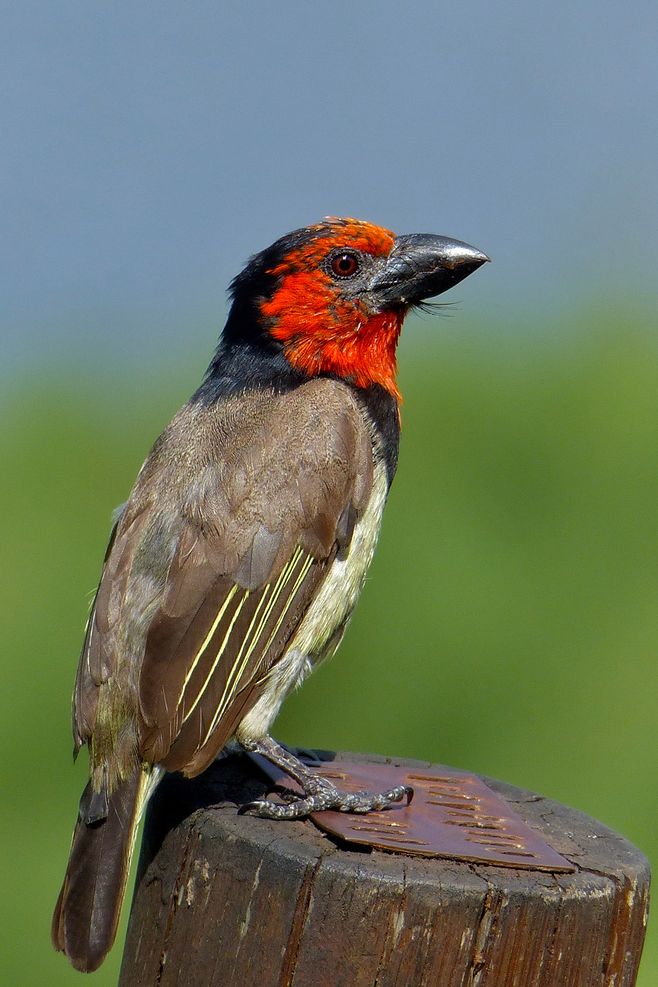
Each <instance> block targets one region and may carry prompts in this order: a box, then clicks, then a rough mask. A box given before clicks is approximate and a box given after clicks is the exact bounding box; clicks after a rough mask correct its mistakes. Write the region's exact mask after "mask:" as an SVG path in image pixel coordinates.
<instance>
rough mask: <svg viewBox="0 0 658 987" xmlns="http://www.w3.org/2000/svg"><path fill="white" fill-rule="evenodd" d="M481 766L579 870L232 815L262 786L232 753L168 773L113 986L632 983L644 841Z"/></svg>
mask: <svg viewBox="0 0 658 987" xmlns="http://www.w3.org/2000/svg"><path fill="white" fill-rule="evenodd" d="M322 756H323V757H326V758H335V759H336V761H350V760H354V759H355V758H356V757H357V755H350V754H336V755H333V754H327V753H326V752H325V753H324V754H322ZM358 758H359V760H367V761H369V762H371V763H378V764H381V763H392V764H395V765H402V766H408V767H409V768H413V769H414V770H417V771H418V770H421V771H422V770H427V769H428V768H429V767H430V766H429V765H428V764H426V763H424V762H420V761H401V760H396V759H392V758H391V759H386V758H381V757H376V756H372V755H358ZM434 767H436V766H434ZM485 781H486V782H487V784H488V785H489V786H490V787H491V788H492V789H494V791H496V792H497V793H498V794H499V795H501V796H502V797H503V798H504V799H505V800H506V801H507V802H508V803H509V804H510V806H511V808H512V809H513V810H514V811H515V812H516V813H517V814H518V815H519V816H520V817H521V818H522V819H523V820H524V821H525V822H526V823H527V824H528V825H529V826H530V827H531V828H532V829H533V830H535V831H536V832H537V833H538V834H539V835H540V836H541V837H542V838H543V839H544V840H545V841H546V843H548V844H549V845H550V846H551V847H552V848H553V849H554V850H556V851H557V852H558V853H560V854H562V856H563V857H565V858H566V859H567V860H568V861H570V862H571V863H573V864H574V865H575V866H576V868H577V870H576V871H575V873H546V872H539V871H533V870H521V869H516V868H514V867H499V866H492V865H490V864H480V863H472V862H466V861H459V860H450V859H439V858H434V859H427V858H423V857H416V856H409V855H402V854H397V853H390V852H384V851H381V850H369V849H366V848H362V847H359V848H357V847H352V846H351V847H349V848H348V847H347V846H346V845H345V844H337V843H336V842H334V841H333V840H332V839H330V838H328V837H327V836H326V835H324V834H323V833H322V832H320V830H318V829H317V828H316V826H315V825H314V824H313V823H312V822H310V821H305V822H280V821H270V820H264V819H258V818H253V817H251V816H239V815H238V814H237V812H236V805H241V804H244V803H245V802H249V801H251V800H253V799H254V798H259V797H262V796H263V795H264V794H265V793H266V792H268V791H269V790H270V789H271V787H272V784H271V782H269V781H268V780H267V779H266V778H265V777H264V776H263V775H262V774H261V773H260V771H259V770H258V768H257V767H256V766H255V765H254V764H253V762H252V761H250V760H249V759H248V758H247V757H246V756H244V755H232V756H230V757H226V758H224V759H222V760H220V761H217V762H216V763H215V764H214V765H213V766H212V767H211V768H210V769H209V770H208V771H206V772H205V773H204V774H203V775H202V776H200V777H199V778H197V779H195V780H194V781H184V780H183V779H182V778H180V777H179V776H175V775H171V776H167V777H166V778H165V780H164V781H163V782H162V783H161V785H160V786H159V789H158V791H157V792H156V795H155V796H154V798H153V800H152V802H151V805H150V808H149V812H148V816H147V820H146V827H145V835H144V840H143V845H142V851H141V857H140V864H139V873H138V878H137V885H136V890H135V895H134V900H133V905H132V912H131V916H130V924H129V929H128V936H127V940H126V946H125V951H124V957H123V965H122V969H121V978H120V985H121V987H146V985H149V987H151V985H156V984H157V985H159V987H168V985H169V987H173V985H179V987H183V985H184V987H187V985H193V987H206V985H214V987H231V985H238V987H256V985H257V987H288V985H290V987H374V985H377V987H430V985H431V987H632V985H633V984H635V982H636V976H637V968H638V964H639V961H640V954H641V950H642V944H643V940H644V933H645V926H646V916H647V907H648V888H649V868H648V864H647V861H646V859H645V858H644V856H643V855H642V854H641V853H640V851H639V850H637V849H636V848H635V847H634V846H632V845H631V844H630V843H628V842H627V841H626V840H625V839H623V838H622V837H621V836H619V835H618V834H616V833H614V832H612V831H611V830H609V829H607V828H606V827H605V826H603V825H602V824H601V823H599V822H596V821H595V820H593V819H590V818H588V817H587V816H585V815H583V814H582V813H580V812H576V811H575V810H573V809H569V808H567V807H565V806H563V805H560V804H559V803H557V802H553V801H551V800H550V799H546V798H542V797H541V796H538V795H534V794H532V793H531V792H526V791H522V790H521V789H518V788H514V787H513V786H511V785H507V784H503V783H501V782H497V781H492V780H489V779H485Z"/></svg>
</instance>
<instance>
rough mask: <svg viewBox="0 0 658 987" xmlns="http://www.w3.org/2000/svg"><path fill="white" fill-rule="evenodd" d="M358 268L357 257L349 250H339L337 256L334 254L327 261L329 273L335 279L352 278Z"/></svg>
mask: <svg viewBox="0 0 658 987" xmlns="http://www.w3.org/2000/svg"><path fill="white" fill-rule="evenodd" d="M360 266H361V264H360V262H359V257H358V255H357V254H354V253H352V251H351V250H341V252H340V253H339V254H334V256H333V257H332V258H331V260H330V261H329V267H330V268H331V273H332V274H333V275H334V276H335V277H337V278H351V277H353V276H354V275H355V274H356V273H357V271H358V270H359V267H360Z"/></svg>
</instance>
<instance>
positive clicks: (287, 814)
mask: <svg viewBox="0 0 658 987" xmlns="http://www.w3.org/2000/svg"><path fill="white" fill-rule="evenodd" d="M243 747H244V748H245V750H248V751H249V752H251V753H254V754H260V755H262V756H263V757H266V758H267V760H268V761H271V762H272V763H273V764H276V765H277V767H279V768H281V769H282V770H283V771H285V772H286V774H288V775H290V777H291V778H294V780H295V781H296V782H297V783H298V784H299V785H301V787H302V789H303V796H302V797H301V798H300V796H299V794H298V793H297V792H292V791H291V790H290V789H281V796H282V798H284V799H285V800H286V803H287V804H285V805H281V804H280V803H279V802H272V801H270V800H269V799H258V800H257V801H255V802H248V803H247V804H246V805H243V806H241V807H240V809H239V810H238V811H239V812H240V813H241V814H247V815H252V816H260V817H262V818H264V819H303V818H304V817H305V816H308V815H310V814H311V813H312V812H325V811H327V810H329V809H331V810H334V811H337V812H355V813H359V814H365V813H367V812H377V811H379V810H381V809H386V808H388V807H389V806H391V805H394V804H395V803H396V802H402V801H403V800H404V799H406V801H407V805H409V803H410V802H411V799H412V798H413V788H411V786H410V785H397V786H396V787H395V788H391V789H389V790H388V791H386V792H378V793H371V792H341V791H340V790H339V789H338V788H336V786H335V785H333V784H332V783H331V782H330V781H327V779H326V778H322V777H320V776H319V775H317V774H316V773H315V772H314V771H312V770H311V769H310V768H309V767H307V765H305V764H304V763H303V762H302V761H300V760H299V759H298V758H297V757H295V755H294V754H292V753H291V752H290V751H289V750H286V749H285V748H283V747H281V745H280V744H277V743H276V741H275V740H272V738H271V737H263V738H262V739H261V740H259V741H250V742H248V743H243Z"/></svg>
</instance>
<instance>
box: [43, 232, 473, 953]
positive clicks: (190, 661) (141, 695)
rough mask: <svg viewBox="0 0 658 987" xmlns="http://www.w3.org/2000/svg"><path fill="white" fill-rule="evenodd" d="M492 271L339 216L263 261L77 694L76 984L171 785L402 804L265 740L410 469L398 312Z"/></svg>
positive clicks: (71, 888) (167, 453)
mask: <svg viewBox="0 0 658 987" xmlns="http://www.w3.org/2000/svg"><path fill="white" fill-rule="evenodd" d="M488 260H489V258H488V257H487V255H486V254H484V253H483V252H482V251H480V250H478V249H476V248H475V247H472V246H470V245H469V244H466V243H464V242H462V241H460V240H455V239H452V238H450V237H445V236H437V235H433V234H426V233H425V234H422V233H421V234H410V235H399V236H396V235H395V234H394V233H392V232H391V231H390V230H388V229H386V228H384V227H381V226H377V225H374V224H372V223H368V222H364V221H360V220H356V219H351V218H337V217H329V218H326V219H324V220H322V221H321V222H319V223H316V224H314V225H311V226H306V227H303V228H301V229H298V230H295V231H293V232H292V233H288V234H286V235H285V236H283V237H281V238H280V239H278V240H276V241H275V242H274V243H273V244H271V245H270V246H269V247H267V248H266V249H265V250H262V251H261V252H260V253H257V254H255V255H254V256H252V257H251V259H250V260H249V262H248V263H247V265H246V266H245V268H244V269H243V270H242V272H241V273H240V274H238V276H237V277H235V278H234V280H233V281H232V283H231V286H230V298H231V303H230V308H229V312H228V316H227V320H226V324H225V326H224V329H223V332H222V334H221V337H220V340H219V343H218V346H217V349H216V351H215V353H214V355H213V357H212V359H211V362H210V365H209V367H208V369H207V371H206V373H205V376H204V377H203V380H202V383H201V384H200V386H199V387H198V389H197V390H196V392H195V393H194V394H193V395H192V397H191V398H190V399H189V401H187V403H186V404H185V405H184V406H183V407H182V408H181V409H180V411H178V413H177V414H176V415H175V416H174V418H173V419H172V420H171V422H170V423H169V424H168V425H167V427H166V428H165V429H164V431H163V432H162V434H161V435H160V436H159V438H158V439H157V440H156V442H155V444H154V446H153V448H152V449H151V451H150V453H149V455H148V457H147V458H146V460H145V462H144V464H143V466H142V468H141V470H140V471H139V473H138V476H137V479H136V481H135V484H134V487H133V489H132V491H131V493H130V495H129V497H128V500H127V501H126V503H125V504H124V505H123V506H122V507H121V508H120V509H119V510H118V511H117V512H116V513H115V518H114V525H113V528H112V532H111V535H110V539H109V545H108V547H107V551H106V553H105V558H104V562H103V566H102V572H101V576H100V582H99V584H98V589H97V591H96V595H95V598H94V600H93V603H92V606H91V609H90V615H89V619H88V621H87V626H86V630H85V635H84V642H83V647H82V652H81V656H80V660H79V665H78V672H77V677H76V681H75V687H74V695H73V735H74V756H76V755H77V754H78V752H79V751H80V749H81V748H82V747H83V746H85V745H86V746H87V748H88V754H89V775H90V777H89V781H88V783H87V785H86V787H85V789H84V792H83V794H82V797H81V799H80V805H79V812H78V818H77V821H76V824H75V829H74V833H73V838H72V845H71V850H70V856H69V861H68V866H67V870H66V875H65V877H64V881H63V885H62V888H61V891H60V894H59V898H58V900H57V904H56V907H55V912H54V916H53V922H52V941H53V945H54V947H55V949H57V950H60V951H62V952H64V953H65V954H66V956H67V957H68V958H69V960H70V962H71V963H72V965H73V966H74V967H75V968H76V969H78V970H82V971H87V972H90V971H93V970H95V969H97V968H98V966H100V964H101V963H102V961H103V959H104V958H105V956H106V955H107V953H108V951H109V950H110V948H111V947H112V944H113V942H114V939H115V937H116V931H117V925H118V921H119V915H120V910H121V905H122V900H123V897H124V894H125V890H126V882H127V878H128V873H129V870H130V862H131V857H132V853H133V849H134V844H135V839H136V832H137V826H138V823H139V819H140V816H141V813H142V811H143V808H144V806H145V804H146V801H147V799H148V798H149V797H150V795H151V794H152V792H153V790H154V788H155V786H156V785H157V783H158V781H159V780H160V779H161V777H162V776H163V773H164V772H166V771H172V772H181V773H182V774H183V775H184V776H186V777H188V778H192V777H194V776H196V775H198V774H200V773H201V772H202V771H204V770H205V769H206V768H207V767H208V766H209V765H210V764H211V763H212V762H213V760H214V759H215V758H216V757H217V756H218V755H219V754H220V752H221V751H222V750H223V749H224V748H225V747H226V746H227V745H231V744H233V745H238V746H239V747H241V748H242V749H244V750H245V751H247V752H253V753H257V754H261V755H262V756H264V757H265V758H267V759H268V760H269V761H271V762H273V763H274V764H276V765H278V766H279V767H280V768H281V769H283V770H284V771H285V772H286V773H287V774H288V775H289V776H290V777H291V778H293V779H295V780H296V781H297V782H298V783H299V784H300V785H301V788H302V792H303V794H302V795H301V796H298V797H296V798H294V799H291V798H289V799H288V801H287V802H284V803H276V802H274V801H272V800H268V799H262V800H259V801H255V802H252V803H249V804H248V805H246V806H242V807H241V811H243V812H247V813H250V814H253V815H257V816H263V817H266V818H273V819H296V818H302V817H304V816H306V815H308V814H309V813H310V812H313V811H316V810H318V809H334V810H336V811H351V812H368V811H370V810H372V809H382V808H385V807H387V806H388V805H390V804H392V803H394V802H397V801H401V800H403V799H404V798H405V797H406V798H407V799H409V798H410V795H411V792H410V790H409V789H408V788H406V786H398V787H396V788H394V789H391V790H390V791H388V792H381V793H367V792H360V793H356V794H354V793H351V794H348V793H345V792H341V791H340V790H338V789H337V788H335V787H334V786H333V784H331V783H330V782H328V781H327V780H325V779H322V778H320V777H319V776H318V775H316V774H314V773H313V772H312V770H311V769H310V768H309V767H308V766H307V765H305V764H304V763H303V762H302V761H301V759H299V758H298V757H296V756H295V755H294V754H293V753H292V752H291V751H289V750H288V749H286V748H284V747H283V746H282V745H280V744H278V743H277V742H276V741H275V740H274V739H273V738H272V737H271V736H270V732H269V731H270V727H271V724H272V723H273V721H274V719H275V717H276V715H277V713H278V711H279V708H280V706H281V703H282V702H283V700H284V698H285V696H286V695H287V694H288V693H289V692H290V690H291V689H293V688H295V687H297V686H299V685H300V684H301V682H302V681H303V679H304V678H305V677H306V675H307V674H308V673H309V672H310V671H311V670H312V669H313V668H314V667H316V666H317V665H318V664H319V663H320V662H321V661H322V660H324V659H325V658H327V657H328V656H330V655H332V654H333V653H334V652H335V651H336V649H337V647H338V644H339V643H340V640H341V638H342V636H343V634H344V631H345V628H346V626H347V624H348V622H349V619H350V616H351V614H352V611H353V609H354V606H355V604H356V602H357V598H358V596H359V594H360V592H361V589H362V587H363V584H364V580H365V576H366V572H367V570H368V567H369V565H370V562H371V560H372V557H373V553H374V550H375V545H376V542H377V538H378V534H379V529H380V524H381V520H382V513H383V511H384V506H385V503H386V499H387V496H388V491H389V488H390V485H391V482H392V480H393V477H394V474H395V471H396V467H397V460H398V443H399V435H400V413H399V406H400V400H401V398H400V392H399V390H398V386H397V382H396V369H397V365H396V347H397V343H398V339H399V336H400V331H401V329H402V323H403V321H404V318H405V316H406V314H407V313H408V312H409V311H410V310H411V309H412V308H414V307H415V306H420V305H422V304H423V303H424V302H425V301H426V300H427V299H428V298H432V297H434V296H436V295H439V294H441V293H442V292H444V291H446V290H447V289H449V288H451V287H452V286H453V285H456V284H458V283H459V282H460V281H462V280H463V279H464V278H465V277H467V276H468V275H469V274H471V273H472V272H474V271H475V270H477V269H478V268H479V267H480V266H481V265H482V264H483V263H485V262H486V261H488Z"/></svg>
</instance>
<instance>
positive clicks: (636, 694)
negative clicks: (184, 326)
mask: <svg viewBox="0 0 658 987" xmlns="http://www.w3.org/2000/svg"><path fill="white" fill-rule="evenodd" d="M655 314H656V313H655V312H651V311H646V312H644V313H642V312H630V311H628V310H624V311H620V312H617V313H615V312H614V309H613V308H612V307H608V308H607V309H606V310H605V311H604V310H603V309H601V310H599V311H593V310H590V311H587V312H586V311H582V312H580V313H577V314H576V315H574V317H573V319H572V321H571V323H563V324H562V325H561V326H560V331H559V333H547V332H543V333H541V334H537V333H530V332H527V331H525V329H524V326H523V324H521V323H520V324H519V325H518V326H516V327H515V331H513V332H509V331H508V329H509V327H505V328H503V327H497V326H496V325H495V324H486V325H485V324H484V323H483V324H469V323H468V321H467V319H466V318H465V316H464V315H463V314H457V315H456V316H454V317H451V318H445V319H436V318H435V317H426V318H424V319H419V318H413V319H411V320H410V322H409V324H408V326H407V327H406V329H405V334H404V337H403V342H402V346H401V384H402V389H403V392H404V395H405V404H404V408H403V439H402V452H401V459H400V468H399V472H398V477H397V479H396V481H395V484H394V486H393V489H392V493H391V498H390V503H389V507H388V510H387V514H386V518H385V523H384V528H383V533H382V537H381V541H380V546H379V549H378V553H377V556H376V559H375V563H374V565H373V568H372V573H371V576H370V578H369V581H368V584H367V586H366V590H365V592H364V596H363V598H362V601H361V604H360V606H359V608H358V610H357V614H356V616H355V619H354V622H353V624H352V626H351V628H350V631H349V632H348V635H347V638H346V640H345V642H344V645H343V647H342V649H341V651H340V652H339V654H338V656H337V657H336V658H335V659H334V660H333V661H332V662H330V663H328V664H327V665H326V666H325V667H324V668H323V669H322V670H321V671H319V672H318V673H317V675H316V676H314V677H313V678H312V679H311V680H310V681H309V682H308V683H307V684H306V685H305V686H304V688H303V690H302V691H301V692H300V693H298V694H297V695H296V696H295V697H293V698H292V699H291V700H290V701H289V702H288V704H287V705H286V707H285V710H284V712H283V714H282V716H281V718H280V720H279V722H278V726H277V730H276V733H277V734H278V736H279V737H280V738H282V739H283V740H285V741H288V742H292V743H299V744H305V745H315V746H320V747H329V748H343V749H351V750H362V751H379V752H383V753H390V754H398V755H408V756H412V757H418V758H428V759H433V760H437V761H442V762H445V763H448V764H452V765H455V766H458V767H461V768H465V769H469V770H474V771H478V772H483V773H486V774H489V775H493V776H497V777H499V778H502V779H505V780H506V781H509V782H512V783H515V784H518V785H522V786H527V787H529V788H531V789H534V790H536V791H539V792H542V793H544V794H546V795H549V796H551V797H553V798H557V799H559V800H561V801H563V802H566V803H568V804H570V805H573V806H577V807H578V808H579V809H582V810H584V811H586V812H588V813H590V814H592V815H594V816H596V817H597V818H599V819H601V820H603V821H604V822H605V823H607V824H608V825H610V826H612V827H613V828H615V829H617V830H619V831H620V832H622V833H623V834H624V835H625V836H627V837H628V838H629V839H630V840H632V841H633V842H634V843H636V844H637V845H638V846H639V847H641V848H642V849H643V850H644V851H645V852H646V853H647V854H649V855H650V856H652V855H653V857H654V861H655V860H656V856H657V855H658V839H657V836H656V824H655V813H656V790H655V750H656V741H655V722H656V714H657V713H658V709H657V699H656V688H655V684H656V672H655V667H656V658H655V652H656V639H657V634H658V626H657V625H658V613H657V609H656V596H657V590H658V586H657V585H656V583H657V568H656V559H657V558H658V519H657V513H656V502H655V490H656V477H657V476H658V452H657V448H658V444H657V441H656V440H657V438H658V435H657V432H658V427H657V422H658V389H657V388H656V383H655V382H656V375H657V373H658V343H657V339H656V334H655ZM202 363H203V356H202V355H201V354H200V353H199V354H195V355H194V357H193V358H190V359H188V361H187V362H185V361H184V362H183V366H181V365H180V364H178V365H176V366H175V367H174V366H173V365H171V366H167V365H158V366H156V367H153V366H152V367H151V373H150V376H149V377H148V378H147V379H138V377H137V376H136V375H135V376H130V375H127V376H126V375H124V376H123V377H122V379H121V380H120V381H117V379H116V377H110V376H109V375H105V376H104V375H103V374H102V373H101V374H100V376H99V374H96V375H94V376H89V377H87V378H85V376H84V375H83V374H77V375H75V376H72V375H70V374H68V375H67V373H66V372H63V371H61V370H56V369H55V368H51V370H50V372H49V373H45V372H43V373H42V372H39V373H36V374H35V375H34V376H33V377H32V378H30V380H29V385H30V386H29V387H28V388H26V387H25V386H18V385H16V386H15V387H14V388H11V387H10V388H9V391H8V393H7V394H6V395H5V400H4V402H3V415H2V423H1V428H0V455H1V457H2V460H1V461H2V463H3V474H4V476H3V480H4V482H3V484H2V498H3V500H2V504H1V508H2V512H3V516H4V517H5V519H9V523H8V524H6V525H5V527H4V531H3V542H4V544H3V558H4V565H3V567H2V575H1V578H2V580H3V587H2V596H1V598H2V600H3V606H4V610H5V612H4V613H3V617H2V620H3V640H4V649H5V655H6V658H5V667H4V675H5V679H4V681H5V688H4V690H3V696H4V703H3V706H4V710H3V715H2V718H1V719H0V723H1V725H2V726H1V728H2V731H3V736H2V749H3V758H2V762H3V771H4V779H3V783H2V789H3V805H4V807H5V808H4V811H3V815H2V826H3V830H4V831H3V833H2V847H3V851H4V854H5V860H4V862H3V877H4V886H3V894H2V907H3V908H4V910H5V912H6V914H5V916H4V919H3V953H4V956H5V959H4V960H3V979H4V982H5V983H12V984H29V985H32V984H42V983H48V984H49V985H50V987H56V985H65V984H75V983H80V982H81V981H80V979H79V975H77V974H75V973H74V972H73V971H72V970H70V969H69V968H68V966H67V964H66V963H65V961H64V960H63V958H62V957H61V956H56V955H55V954H54V953H53V952H52V951H51V949H50V945H49V941H48V925H49V921H50V913H51V909H52V906H53V903H54V900H55V897H56V894H57V890H58V886H59V882H60V879H61V877H62V872H63V867H64V863H65V857H66V852H67V847H68V841H69V835H70V829H71V826H72V823H73V820H74V817H75V812H76V804H77V798H78V795H79V791H80V788H81V786H82V783H83V776H84V771H85V765H84V763H83V762H84V760H85V759H84V758H81V759H80V763H79V764H77V765H76V767H75V768H73V766H72V765H71V762H70V751H71V737H70V731H69V719H68V717H69V701H70V693H71V687H72V679H73V674H74V668H75V664H76V660H77V653H78V650H79V646H80V642H81V636H82V628H83V624H84V621H85V615H86V610H87V606H88V603H89V599H90V594H91V592H92V590H93V588H94V585H95V581H96V578H97V574H98V570H99V564H100V559H101V554H102V552H103V549H104V546H105V539H106V536H107V532H108V526H109V518H110V513H111V511H112V509H113V507H114V506H115V505H116V504H118V503H119V502H121V501H122V500H123V499H124V498H125V497H126V494H127V492H128V490H129V488H130V486H131V483H132V481H133V479H134V476H135V473H136V471H137V469H138V467H139V465H140V463H141V461H142V459H143V457H144V455H145V453H146V451H147V450H148V447H149V446H150V443H151V441H152V440H153V438H154V436H155V435H156V434H157V432H158V431H159V429H160V428H161V427H162V426H163V425H164V424H165V422H166V421H167V419H168V417H169V416H170V415H171V414H172V413H173V412H174V410H175V409H176V408H177V406H178V405H179V404H180V403H181V402H182V401H183V400H184V399H185V398H186V397H187V395H188V394H189V392H190V391H191V389H192V388H193V386H194V384H195V382H196V380H197V378H198V376H199V373H200V370H201V364H202ZM126 911H127V910H126ZM124 924H125V916H124ZM122 934H123V933H122ZM119 959H120V946H119V948H117V949H115V951H114V953H113V954H112V956H111V958H110V959H109V961H108V962H107V963H106V965H105V966H104V967H103V968H102V969H101V971H100V972H99V973H98V974H97V975H96V976H95V979H94V983H96V984H99V985H102V984H108V985H109V984H113V983H115V982H116V976H117V970H118V964H119ZM656 982H658V951H657V948H656V935H655V931H654V932H651V931H650V934H649V941H648V944H647V948H646V954H645V959H644V963H643V972H642V975H641V980H640V983H641V985H642V987H652V985H654V984H655V983H656Z"/></svg>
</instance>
